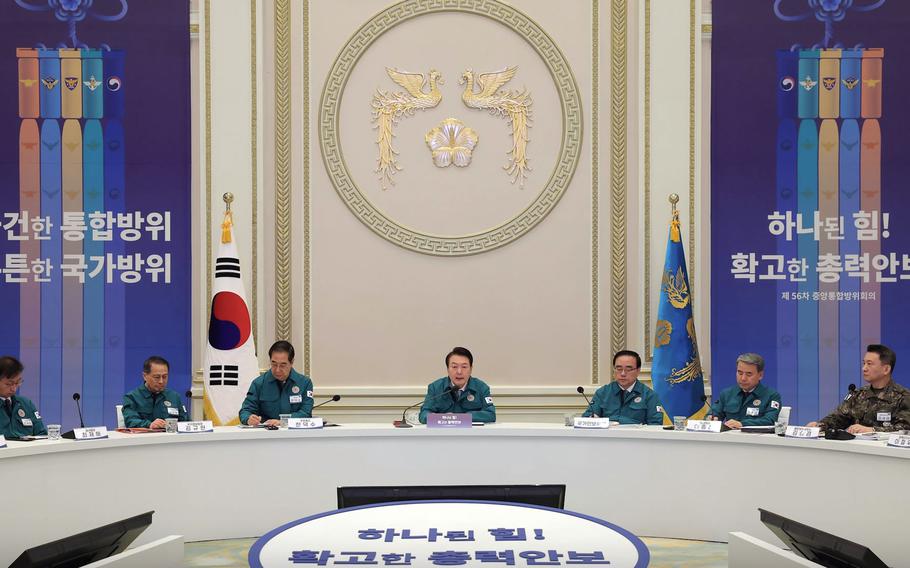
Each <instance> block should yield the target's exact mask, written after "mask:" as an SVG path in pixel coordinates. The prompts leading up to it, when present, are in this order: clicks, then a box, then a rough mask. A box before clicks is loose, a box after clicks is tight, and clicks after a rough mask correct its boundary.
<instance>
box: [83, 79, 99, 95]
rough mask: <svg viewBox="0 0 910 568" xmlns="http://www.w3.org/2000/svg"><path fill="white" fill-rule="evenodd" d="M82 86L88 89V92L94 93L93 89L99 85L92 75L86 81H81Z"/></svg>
mask: <svg viewBox="0 0 910 568" xmlns="http://www.w3.org/2000/svg"><path fill="white" fill-rule="evenodd" d="M82 84H83V85H85V86H86V87H88V90H89V91H92V92H94V91H95V89H97V88H98V87H100V86H101V83H99V82H98V80H97V79H95V76H94V75H92V76H91V77H89V80H88V81H83V82H82Z"/></svg>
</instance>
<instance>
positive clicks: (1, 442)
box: [0, 436, 6, 448]
mask: <svg viewBox="0 0 910 568" xmlns="http://www.w3.org/2000/svg"><path fill="white" fill-rule="evenodd" d="M5 447H6V436H0V448H5Z"/></svg>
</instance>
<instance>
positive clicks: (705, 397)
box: [701, 394, 724, 420]
mask: <svg viewBox="0 0 910 568" xmlns="http://www.w3.org/2000/svg"><path fill="white" fill-rule="evenodd" d="M701 402H702V404H707V405H708V414H711V407H712V406H714V404H717V403H719V402H720V399H717V400H715V401H714V404H712V403H711V399H709V398H708V395H706V394H703V395H701ZM721 412H723V409H721ZM712 416H713V415H712ZM714 418H717V419H718V420H723V419H724V416H714Z"/></svg>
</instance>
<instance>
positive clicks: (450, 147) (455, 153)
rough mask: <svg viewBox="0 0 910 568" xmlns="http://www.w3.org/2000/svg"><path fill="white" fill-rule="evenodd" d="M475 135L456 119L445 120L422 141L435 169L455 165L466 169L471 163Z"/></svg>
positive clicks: (471, 129)
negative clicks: (427, 148)
mask: <svg viewBox="0 0 910 568" xmlns="http://www.w3.org/2000/svg"><path fill="white" fill-rule="evenodd" d="M477 140H478V138H477V133H476V132H474V129H473V128H471V127H469V126H465V125H464V122H462V121H460V120H458V119H457V118H447V119H445V120H443V121H442V122H440V123H439V126H437V127H436V128H433V129H432V130H430V131H429V132H427V134H426V136H425V137H424V141H425V142H426V143H427V146H428V147H429V148H430V153H431V155H432V157H433V164H434V165H436V167H437V168H446V167H449V166H451V165H453V164H454V165H455V166H456V167H459V168H464V167H467V166H468V165H469V164H470V163H471V157H472V154H473V152H474V146H476V145H477Z"/></svg>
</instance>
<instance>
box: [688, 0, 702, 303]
mask: <svg viewBox="0 0 910 568" xmlns="http://www.w3.org/2000/svg"><path fill="white" fill-rule="evenodd" d="M699 4H700V2H699ZM697 13H698V10H697V8H696V2H695V0H689V219H688V223H689V274H691V275H692V276H691V277H690V278H689V286H692V288H693V290H694V289H695V272H696V271H695V140H696V137H695V134H696V132H695V104H696V102H695V80H696V74H695V73H696V59H695V41H696V14H697Z"/></svg>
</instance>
